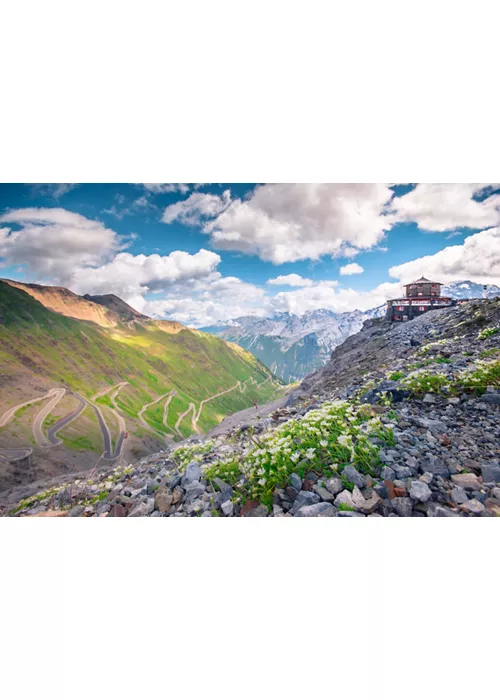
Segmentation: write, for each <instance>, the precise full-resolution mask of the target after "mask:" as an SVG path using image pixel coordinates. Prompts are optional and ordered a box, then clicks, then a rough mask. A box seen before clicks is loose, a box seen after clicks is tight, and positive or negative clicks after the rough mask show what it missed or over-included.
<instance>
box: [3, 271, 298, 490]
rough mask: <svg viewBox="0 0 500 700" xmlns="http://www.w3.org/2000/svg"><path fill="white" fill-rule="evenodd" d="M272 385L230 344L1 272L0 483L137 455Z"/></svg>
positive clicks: (274, 390) (265, 395)
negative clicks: (3, 275)
mask: <svg viewBox="0 0 500 700" xmlns="http://www.w3.org/2000/svg"><path fill="white" fill-rule="evenodd" d="M283 391H284V388H283V386H282V384H281V383H280V381H279V380H277V379H276V378H275V377H274V376H272V375H271V374H270V372H269V371H268V370H267V368H266V367H264V366H263V365H262V364H261V363H260V362H259V361H258V360H256V359H255V358H254V357H253V356H252V355H251V354H250V353H249V352H247V351H245V350H244V349H242V348H241V347H240V346H238V345H236V344H232V343H228V342H225V341H224V340H222V339H219V338H216V337H215V336H213V335H209V334H206V333H203V332H200V331H196V330H190V329H187V328H185V327H184V326H182V325H181V324H179V323H176V322H170V321H156V320H153V319H150V318H148V317H146V316H144V315H142V314H139V313H137V312H136V311H134V309H132V308H131V307H129V306H128V305H127V304H125V302H123V301H122V300H121V299H119V298H118V297H115V296H114V295H105V296H101V297H90V296H86V297H80V296H78V295H76V294H74V293H72V292H70V291H69V290H67V289H64V288H61V287H45V286H42V285H28V284H23V283H19V282H12V281H9V280H2V281H0V490H1V489H2V488H6V487H8V486H10V485H12V484H15V483H25V482H28V481H33V480H34V479H37V478H41V477H43V476H46V475H51V476H55V475H57V474H61V473H67V472H70V471H78V470H82V469H83V470H89V469H92V468H93V467H94V466H95V465H96V464H97V463H98V462H99V461H100V460H102V462H104V463H106V462H107V463H109V464H116V463H121V462H122V461H124V460H129V459H137V458H140V457H141V456H144V455H146V454H149V453H151V452H154V451H158V450H159V449H162V447H165V445H167V444H169V443H171V442H175V441H180V440H182V439H184V438H186V437H188V436H189V435H191V434H193V433H202V432H206V431H208V430H209V429H210V428H213V427H214V426H216V425H217V424H218V423H219V422H220V420H222V419H223V418H224V417H225V416H227V415H229V414H231V413H234V412H236V411H239V410H242V409H245V408H247V407H249V406H251V405H253V404H255V403H259V404H260V403H265V402H267V401H269V400H271V399H274V398H276V397H277V396H279V395H282V394H283Z"/></svg>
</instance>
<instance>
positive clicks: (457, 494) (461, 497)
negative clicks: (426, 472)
mask: <svg viewBox="0 0 500 700" xmlns="http://www.w3.org/2000/svg"><path fill="white" fill-rule="evenodd" d="M450 497H451V500H452V501H453V502H454V503H465V502H466V501H468V500H469V499H468V497H467V494H466V493H465V489H463V488H462V487H461V486H455V487H454V488H452V489H451V493H450Z"/></svg>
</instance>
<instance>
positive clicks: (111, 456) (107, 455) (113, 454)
mask: <svg viewBox="0 0 500 700" xmlns="http://www.w3.org/2000/svg"><path fill="white" fill-rule="evenodd" d="M127 384H128V382H120V383H119V384H115V385H114V386H110V387H107V388H106V389H103V390H102V391H100V392H98V393H97V394H94V396H93V397H92V398H91V400H90V401H88V403H89V405H90V406H92V408H93V409H94V412H95V414H96V416H97V420H98V421H99V425H100V427H101V433H102V437H103V440H104V453H103V455H102V458H103V459H105V460H108V461H113V460H115V459H118V457H120V455H121V453H122V448H123V441H124V440H125V435H126V433H127V425H126V423H125V419H124V418H123V416H122V415H121V413H118V410H119V409H118V406H117V404H116V397H117V396H118V394H119V392H120V391H121V390H122V389H123V387H124V386H126V385H127ZM110 391H112V392H113V393H112V394H111V396H110V397H109V398H110V400H111V403H112V404H113V406H114V408H111V407H109V410H110V411H111V412H112V413H113V414H114V415H115V416H116V419H117V420H118V429H119V433H118V439H117V441H116V445H115V449H114V450H113V449H112V448H113V444H112V441H111V433H110V431H109V428H108V425H107V423H106V420H105V418H104V416H103V414H102V411H101V409H100V408H99V407H98V406H95V405H94V404H93V403H92V402H93V401H95V400H96V399H99V398H101V397H102V396H106V394H109V392H110Z"/></svg>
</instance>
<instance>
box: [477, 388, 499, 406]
mask: <svg viewBox="0 0 500 700" xmlns="http://www.w3.org/2000/svg"><path fill="white" fill-rule="evenodd" d="M481 401H484V403H489V404H493V405H494V406H500V391H496V392H489V391H487V392H486V394H483V395H482V397H481Z"/></svg>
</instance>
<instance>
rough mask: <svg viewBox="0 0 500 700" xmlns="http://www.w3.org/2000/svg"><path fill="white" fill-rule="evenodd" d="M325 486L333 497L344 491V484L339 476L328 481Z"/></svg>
mask: <svg viewBox="0 0 500 700" xmlns="http://www.w3.org/2000/svg"><path fill="white" fill-rule="evenodd" d="M325 486H326V488H327V489H328V491H330V493H331V494H333V496H336V495H337V494H338V493H340V492H341V491H343V490H344V484H343V483H342V480H341V479H339V478H338V476H334V477H332V478H331V479H328V481H325Z"/></svg>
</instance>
